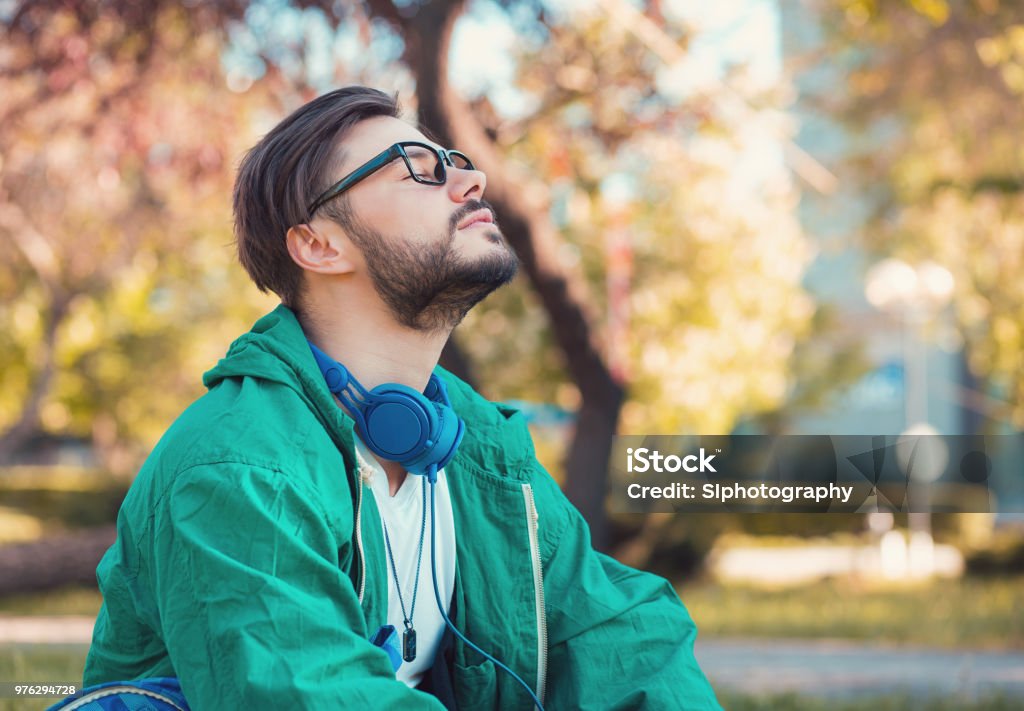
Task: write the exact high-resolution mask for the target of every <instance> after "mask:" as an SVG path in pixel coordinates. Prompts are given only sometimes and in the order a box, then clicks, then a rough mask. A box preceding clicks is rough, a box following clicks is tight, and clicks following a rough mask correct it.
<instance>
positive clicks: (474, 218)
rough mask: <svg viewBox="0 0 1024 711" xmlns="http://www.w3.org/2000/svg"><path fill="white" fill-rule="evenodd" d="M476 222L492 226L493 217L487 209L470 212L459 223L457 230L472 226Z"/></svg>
mask: <svg viewBox="0 0 1024 711" xmlns="http://www.w3.org/2000/svg"><path fill="white" fill-rule="evenodd" d="M478 222H486V223H489V224H494V215H493V214H492V213H491V211H490V210H488V209H487V208H482V209H480V210H477V211H475V212H471V213H469V214H468V215H467V216H466V217H465V219H463V220H462V222H460V223H459V226H458V228H457V229H460V230H461V229H465V228H466V227H469V226H470V225H474V224H476V223H478Z"/></svg>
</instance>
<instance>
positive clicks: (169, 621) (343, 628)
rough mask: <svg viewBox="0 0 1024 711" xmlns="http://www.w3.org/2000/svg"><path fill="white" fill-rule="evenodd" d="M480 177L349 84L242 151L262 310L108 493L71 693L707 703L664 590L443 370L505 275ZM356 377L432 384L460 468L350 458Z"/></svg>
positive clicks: (472, 705) (241, 182)
mask: <svg viewBox="0 0 1024 711" xmlns="http://www.w3.org/2000/svg"><path fill="white" fill-rule="evenodd" d="M485 187H486V178H485V176H484V174H483V173H481V172H480V171H479V170H476V169H475V167H474V166H473V164H472V161H471V160H470V159H469V158H468V157H466V156H464V155H462V154H460V153H458V152H456V151H448V150H445V149H442V148H440V147H439V146H437V145H436V144H434V143H433V142H431V141H430V140H429V139H427V138H426V137H425V136H424V135H423V134H422V133H421V132H420V131H418V130H417V129H416V128H414V127H412V126H411V125H409V124H407V123H405V122H404V121H402V120H400V119H399V118H398V107H397V106H396V104H395V101H394V100H393V99H392V98H390V97H388V96H387V95H385V94H383V93H381V92H379V91H376V90H372V89H367V88H362V87H349V88H345V89H340V90H337V91H334V92H331V93H329V94H326V95H324V96H321V97H320V98H318V99H316V100H314V101H312V102H310V103H309V104H307V105H305V106H303V107H301V108H300V109H298V110H297V111H296V112H295V113H293V114H292V115H291V116H289V117H288V118H287V119H285V120H284V121H283V122H282V123H281V124H279V125H278V126H277V127H276V128H274V129H273V130H272V131H271V132H270V133H269V134H268V135H267V136H266V137H264V138H263V140H261V141H260V142H259V144H258V145H256V146H255V147H254V148H253V149H252V150H251V151H250V152H249V154H248V155H247V156H246V157H245V159H244V160H243V161H242V164H241V167H240V170H239V176H238V181H237V185H236V188H235V196H234V207H235V227H236V236H237V241H238V249H239V255H240V259H241V262H242V264H243V265H244V267H245V268H246V270H247V271H248V273H249V274H250V276H251V277H252V279H253V280H254V281H255V283H256V284H257V286H258V287H259V288H260V289H263V290H268V289H269V290H272V291H274V292H275V293H276V294H278V295H279V296H280V297H281V300H282V305H281V306H280V307H278V308H277V309H275V310H274V311H273V312H271V313H270V314H268V315H267V316H265V317H264V318H262V319H261V320H260V321H258V322H257V323H256V325H255V326H254V327H253V329H252V331H251V332H249V333H248V334H245V335H243V336H242V337H241V338H239V339H238V340H236V341H235V343H234V344H233V345H232V346H231V348H230V350H229V351H228V354H227V356H226V357H225V358H224V359H223V360H221V362H220V363H219V364H218V365H217V366H216V367H215V368H214V369H213V370H211V371H210V372H208V373H207V374H206V375H205V376H204V383H205V384H206V386H207V387H208V388H209V392H208V393H207V394H206V395H205V396H204V397H203V398H201V399H200V400H198V401H197V402H196V403H194V404H193V405H192V406H191V407H190V408H189V409H188V410H186V412H185V413H184V414H182V416H181V417H180V418H179V419H178V420H177V421H176V422H175V423H174V424H173V425H172V426H171V428H170V429H169V430H168V432H167V433H166V435H165V436H164V437H163V439H162V440H161V441H160V443H159V444H158V445H157V447H156V448H155V449H154V451H153V453H152V454H151V455H150V457H149V459H148V460H147V462H146V464H145V466H144V467H143V469H142V471H141V472H140V473H139V476H138V477H137V479H136V481H135V483H134V484H133V486H132V488H131V491H130V492H129V494H128V496H127V498H126V499H125V502H124V505H123V507H122V509H121V512H120V515H119V517H118V539H117V542H116V543H115V545H114V546H113V547H112V548H111V549H110V551H108V553H107V554H106V556H105V557H104V559H103V561H102V562H101V564H100V566H99V570H98V577H99V581H100V586H101V589H102V591H103V596H104V604H103V608H102V610H101V611H100V615H99V618H98V620H97V622H96V628H95V632H94V636H93V643H92V647H91V649H90V651H89V657H88V661H87V664H86V670H85V684H86V685H92V684H97V683H102V682H110V681H114V680H123V679H142V678H150V677H177V678H178V679H179V680H180V684H181V690H182V692H183V693H184V696H185V698H186V699H187V701H188V704H189V705H190V706H191V707H192V708H194V709H286V708H287V709H293V708H294V709H298V708H303V709H307V708H308V709H327V708H389V709H390V708H403V709H420V708H422V709H441V708H445V707H448V708H456V707H457V708H459V709H478V708H502V709H504V708H509V709H513V708H514V709H522V708H529V707H531V706H532V705H533V703H534V702H533V700H532V698H531V693H532V694H533V695H535V696H536V697H538V699H539V700H540V701H541V702H542V703H544V704H545V705H546V707H547V708H549V709H584V708H585V709H626V708H629V709H633V708H650V709H717V708H719V707H718V704H717V702H716V700H715V696H714V693H713V692H712V690H711V689H710V687H709V685H708V683H707V680H706V679H705V678H704V675H703V674H702V672H701V670H700V669H699V667H698V665H697V663H696V662H695V660H694V658H693V650H692V647H693V641H694V638H695V636H696V629H695V627H694V624H693V622H692V620H691V619H690V617H689V615H688V614H687V612H686V610H685V609H684V607H683V606H682V604H681V603H680V601H679V599H678V597H677V596H676V594H675V592H674V591H673V589H672V588H671V586H670V585H669V584H668V583H667V582H666V581H664V580H662V579H660V578H657V577H655V576H653V575H650V574H647V573H642V572H638V571H635V570H631V569H629V568H626V567H624V566H622V565H620V564H618V563H617V562H615V561H614V560H612V559H610V558H608V557H606V556H604V555H601V554H598V553H596V552H595V551H594V550H593V549H592V548H591V546H590V540H589V535H588V530H587V525H586V522H585V521H584V520H583V519H582V518H581V516H580V515H579V513H578V512H577V511H576V510H575V509H574V508H573V507H572V506H571V505H570V504H569V503H568V501H567V500H566V499H565V498H564V496H563V495H562V494H561V492H560V491H559V489H558V486H557V485H556V484H555V482H554V481H553V480H552V479H551V477H550V476H549V475H548V474H547V473H546V472H545V471H544V469H543V468H542V467H541V466H540V465H539V464H538V463H537V460H536V458H535V456H534V452H533V447H532V443H531V440H530V435H529V432H528V430H527V428H526V426H525V424H524V421H523V418H522V416H521V415H519V414H518V413H517V412H516V411H515V410H513V409H511V408H508V407H505V406H502V405H497V404H493V403H490V402H488V401H486V400H484V399H483V398H481V397H480V396H479V395H477V394H476V393H475V392H474V391H473V390H472V389H471V388H470V387H469V386H467V385H466V384H465V383H463V382H461V381H459V380H458V379H457V378H455V377H453V376H452V375H451V374H449V373H447V372H445V371H444V370H442V369H441V368H439V367H438V366H437V361H438V358H439V356H440V353H441V349H442V347H443V346H444V344H445V342H446V340H447V339H448V337H449V334H450V332H451V330H452V329H453V328H454V327H455V325H456V324H458V323H459V321H460V320H461V319H462V318H463V317H464V316H465V314H466V313H467V312H468V311H469V309H471V308H472V307H473V306H474V305H475V304H476V303H478V302H479V301H480V300H481V299H483V298H484V297H485V296H486V295H487V294H488V293H490V292H491V291H493V290H494V289H496V288H497V287H499V286H501V285H502V284H505V283H506V282H508V281H509V280H510V279H511V278H512V277H513V275H514V274H515V272H516V266H517V261H516V258H515V256H514V254H513V253H512V251H511V250H510V248H509V246H508V245H507V243H506V241H505V239H504V237H503V236H502V234H501V231H500V229H499V227H498V225H497V223H496V222H495V216H494V214H493V213H492V211H491V209H490V207H489V206H488V205H487V203H486V202H484V201H483V195H484V190H485ZM314 353H316V355H314ZM332 364H333V365H332ZM337 364H341V365H337ZM332 367H333V368H335V371H334V373H335V374H334V375H333V376H332V375H331V374H330V372H329V370H330V368H332ZM342 368H343V369H344V370H345V371H346V372H347V373H348V374H350V375H349V376H345V377H346V378H350V379H352V380H356V381H358V382H359V383H360V384H361V386H362V387H363V388H364V390H361V391H359V390H351V391H350V392H351V393H355V394H352V395H351V397H350V396H349V395H345V393H344V392H343V391H342V389H341V388H340V387H339V386H338V377H339V376H338V375H337V374H338V373H340V372H342V371H341V370H340V369H342ZM432 375H433V376H436V379H433V378H432ZM332 378H333V380H332ZM343 380H345V378H343ZM345 381H346V382H347V380H345ZM329 383H333V384H332V385H330V386H329ZM391 384H397V386H396V385H391ZM379 386H380V387H379ZM375 388H378V391H375V392H383V391H384V390H388V389H389V388H390V389H391V390H396V389H397V390H396V391H400V392H402V393H413V391H415V392H414V393H413V394H414V395H415V396H416V397H421V396H420V395H419V393H423V392H425V391H426V392H428V393H432V394H431V396H430V397H431V399H432V400H433V401H436V403H437V412H438V413H441V414H440V417H441V418H442V419H443V418H445V417H448V420H447V424H446V426H450V427H454V426H455V424H453V423H456V422H461V425H459V427H460V428H461V427H462V426H464V432H462V431H461V430H460V432H459V433H458V436H456V434H455V430H451V433H452V434H451V442H454V444H452V445H451V447H448V445H445V447H447V448H448V449H451V450H452V451H453V452H454V458H453V459H450V460H449V459H448V458H446V457H450V456H451V453H452V452H451V451H449V452H447V453H445V452H442V455H445V456H444V457H440V455H439V458H435V459H434V460H432V461H434V465H433V468H431V467H426V469H428V470H429V471H421V470H418V469H416V468H415V467H413V466H412V465H409V466H408V469H407V467H404V466H403V465H401V464H399V463H397V462H396V461H394V460H392V459H389V458H388V457H384V456H381V455H380V454H379V451H382V450H381V447H382V445H380V443H379V442H377V444H376V445H373V446H370V445H371V444H373V443H372V442H368V441H364V440H368V439H370V437H369V435H367V430H368V429H370V427H369V425H367V422H366V417H368V415H367V412H369V411H368V410H363V409H362V408H363V405H364V403H363V404H361V403H360V402H359V400H360V398H364V396H365V397H367V398H371V399H372V397H373V395H372V393H371V394H370V395H366V393H367V392H369V391H374V389H375ZM381 388H382V389H381ZM409 389H411V390H409ZM445 390H447V399H446V398H445V394H444V392H443V391H445ZM359 393H363V394H362V395H360V394H359ZM368 401H369V400H367V402H368ZM445 402H447V403H450V410H446V409H445V407H447V405H445V404H444V403H445ZM430 407H434V405H430ZM451 411H454V413H456V414H457V418H452V417H450V416H449V415H447V414H445V413H449V412H451ZM403 426H404V425H403ZM395 427H397V425H395ZM378 434H380V430H379V428H378ZM390 434H391V432H390V430H388V429H387V428H385V431H384V432H383V437H384V438H385V439H386V438H387V437H388V436H390ZM458 437H461V442H459V441H457V440H458ZM428 444H429V442H428ZM439 462H440V465H439ZM410 471H415V472H416V473H413V474H410V473H409V472H410ZM419 474H427V475H428V476H427V477H425V476H420V475H419ZM430 475H433V476H430ZM428 477H429V478H436V484H433V485H432V486H430V487H429V491H430V493H429V500H430V503H429V504H428V493H427V491H428V485H427V482H426V481H425V479H427V478H428ZM428 531H429V534H428V533H427V532H428ZM435 575H436V580H437V583H436V589H435V585H434V576H435ZM439 605H440V606H443V607H444V610H445V613H446V614H448V615H450V617H451V618H452V622H453V623H454V625H455V627H456V628H457V629H458V630H459V631H460V632H461V633H463V634H464V635H465V636H466V637H467V638H468V639H469V640H471V641H472V642H473V643H475V645H477V646H478V647H479V648H481V649H482V650H483V651H486V652H488V653H489V654H491V655H493V656H494V657H495V658H496V659H497V660H499V661H500V662H501V663H503V664H504V665H506V666H507V667H509V668H510V669H511V670H512V671H514V672H515V673H516V674H518V676H519V677H521V678H522V679H523V680H524V682H525V684H526V686H527V687H529V689H530V691H529V692H528V691H527V690H526V689H525V688H523V686H521V685H520V683H519V682H517V681H516V679H515V678H513V677H512V675H511V674H509V673H506V672H505V671H504V670H502V669H500V668H498V666H496V664H495V662H494V661H492V660H490V659H487V658H486V657H484V656H483V655H481V654H480V653H479V652H478V651H476V650H474V649H473V648H471V647H470V646H469V645H467V644H466V643H465V642H463V641H462V639H460V638H458V637H455V636H453V635H452V634H451V633H446V631H445V630H446V624H445V621H444V619H443V617H442V615H441V610H440V609H439ZM388 625H390V627H389V626H388ZM392 628H394V633H393V634H392V633H391V632H392ZM385 638H387V639H385ZM399 640H400V641H399ZM396 650H398V651H396ZM396 666H397V670H396Z"/></svg>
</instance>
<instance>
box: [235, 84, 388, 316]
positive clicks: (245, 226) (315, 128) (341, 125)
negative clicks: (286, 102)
mask: <svg viewBox="0 0 1024 711" xmlns="http://www.w3.org/2000/svg"><path fill="white" fill-rule="evenodd" d="M398 115H399V108H398V98H397V96H388V95H387V94H385V93H384V92H382V91H378V90H377V89H370V88H368V87H364V86H349V87H345V88H343V89H336V90H335V91H332V92H330V93H328V94H324V95H323V96H320V97H317V98H316V99H313V101H310V102H309V103H308V104H305V105H304V106H302V107H300V108H299V109H297V110H296V111H294V112H293V113H292V114H291V115H290V116H289V117H288V118H286V119H285V120H284V121H282V122H281V123H279V124H278V125H277V126H275V127H274V128H273V130H272V131H271V132H270V133H268V134H267V135H266V136H264V137H263V139H262V140H260V142H259V143H257V144H256V145H255V146H253V147H252V148H251V149H250V150H249V152H248V153H246V155H245V157H244V158H243V159H242V162H241V164H240V165H239V167H238V178H237V180H236V181H235V192H234V213H235V241H236V243H237V245H238V259H239V261H240V262H241V263H242V266H243V267H245V270H246V271H247V272H248V273H249V276H250V277H251V278H252V280H253V281H254V282H255V283H256V286H258V287H259V289H260V291H263V292H266V291H268V290H270V291H273V292H274V293H275V294H277V295H278V296H280V297H281V301H282V302H283V303H284V304H285V305H287V306H290V307H292V308H295V307H296V306H297V304H298V297H299V292H300V287H301V285H302V268H301V267H300V266H299V265H297V264H296V263H295V262H294V261H292V258H291V255H289V254H288V248H287V246H286V245H285V235H286V234H287V232H288V228H290V227H292V226H294V225H299V224H302V223H303V222H306V221H307V220H309V219H310V218H311V217H312V216H311V215H309V214H307V212H306V208H307V207H308V206H309V204H310V203H312V202H313V201H314V200H315V199H316V198H317V196H319V195H320V194H321V193H323V191H324V190H326V189H327V188H328V187H330V184H331V182H333V181H332V174H333V171H334V170H335V169H337V166H338V165H339V164H340V163H341V158H342V153H341V151H340V150H339V149H338V141H339V140H340V139H341V138H342V137H343V135H344V134H345V133H346V132H347V131H348V130H349V129H351V128H352V127H353V126H355V125H356V124H357V123H359V122H360V121H364V120H366V119H368V118H373V117H375V116H390V117H392V118H397V117H398ZM343 197H344V196H343ZM335 202H338V203H339V204H338V205H333V204H332V205H331V206H330V207H332V208H333V209H331V210H330V214H334V213H338V216H339V217H340V216H342V215H344V210H345V205H342V204H340V203H341V202H342V200H341V199H339V200H337V201H335ZM326 211H327V210H326V208H325V212H326Z"/></svg>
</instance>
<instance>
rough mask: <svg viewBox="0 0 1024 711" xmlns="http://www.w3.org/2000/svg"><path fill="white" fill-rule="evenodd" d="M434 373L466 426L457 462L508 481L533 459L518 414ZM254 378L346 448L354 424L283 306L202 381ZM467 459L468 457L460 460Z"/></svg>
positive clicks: (439, 371) (449, 377)
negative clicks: (286, 395) (292, 401)
mask: <svg viewBox="0 0 1024 711" xmlns="http://www.w3.org/2000/svg"><path fill="white" fill-rule="evenodd" d="M434 373H435V374H436V375H437V376H438V377H440V378H442V379H443V380H444V381H445V384H446V385H447V386H448V395H449V397H450V399H451V403H452V408H453V409H454V410H455V411H456V413H458V415H459V416H460V417H461V418H462V419H463V420H464V421H465V422H466V435H465V437H464V438H463V441H462V444H461V445H460V447H459V455H456V456H457V459H459V460H461V461H466V460H467V459H473V460H476V461H485V462H488V463H489V464H490V465H491V466H490V467H489V469H492V472H493V469H499V470H501V471H502V473H504V474H506V475H508V474H512V475H513V476H515V474H514V472H516V471H517V470H519V469H522V468H524V467H525V466H527V464H528V463H529V462H530V461H531V460H532V459H533V457H534V450H533V441H532V438H531V437H530V433H529V429H528V428H527V426H526V421H525V418H523V416H522V415H521V414H520V413H519V411H518V410H516V409H514V408H511V407H508V406H506V405H502V404H496V403H492V402H490V401H488V400H486V399H484V398H483V397H482V396H480V395H479V394H477V393H476V392H475V391H474V390H473V389H472V388H471V387H470V386H469V385H467V384H466V383H464V382H463V381H462V380H460V379H459V378H457V377H455V376H454V375H452V374H451V373H449V372H448V371H446V370H445V369H444V368H441V367H440V366H438V367H436V368H435V369H434ZM243 377H253V378H259V379H261V380H266V381H270V382H274V383H279V384H281V385H284V386H286V387H288V388H290V389H292V390H294V391H295V393H296V394H297V395H298V396H299V397H300V398H302V399H303V401H305V403H306V405H307V406H308V407H309V409H310V410H311V411H312V412H313V413H314V414H315V415H316V417H317V419H319V420H320V422H321V424H322V425H323V426H324V427H325V428H326V429H327V430H328V432H329V433H330V434H331V437H332V439H334V440H335V441H336V442H337V443H338V444H339V445H340V446H344V447H345V448H346V449H347V448H350V447H351V442H352V439H351V437H352V436H353V435H352V430H353V428H354V425H355V423H354V421H353V420H352V418H351V417H349V416H348V415H347V414H345V412H344V410H342V409H341V408H340V407H338V405H337V403H336V402H335V400H334V396H333V395H332V394H331V392H330V391H329V390H328V389H327V384H326V383H325V382H324V378H323V375H322V374H321V372H320V368H319V367H318V366H317V364H316V360H315V359H314V358H313V353H312V351H311V350H310V348H309V344H308V342H307V341H306V336H305V334H304V333H303V331H302V326H301V325H300V324H299V321H298V319H297V318H296V316H295V313H294V312H293V311H292V310H291V309H289V308H288V307H287V306H284V305H283V304H282V305H280V306H278V307H277V308H276V309H274V310H273V311H271V312H270V313H269V314H267V315H266V316H264V317H263V318H261V319H260V320H259V321H257V322H256V323H255V324H254V325H253V327H252V330H251V331H249V332H248V333H246V334H244V335H242V336H240V337H239V338H237V339H236V340H235V341H234V343H232V344H231V347H230V348H229V349H228V352H227V354H226V355H225V356H224V357H223V358H222V359H221V360H220V361H219V362H218V363H217V365H216V366H214V367H213V368H212V369H211V370H209V371H207V372H206V373H205V374H204V375H203V384H204V385H205V386H206V387H207V388H209V389H212V388H214V387H216V386H217V385H218V384H219V383H220V382H221V381H223V380H225V379H226V378H243ZM460 455H468V456H460Z"/></svg>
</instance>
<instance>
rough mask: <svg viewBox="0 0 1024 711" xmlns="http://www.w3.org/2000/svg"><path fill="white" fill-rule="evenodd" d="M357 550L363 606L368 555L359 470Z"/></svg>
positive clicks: (357, 483)
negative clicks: (364, 534)
mask: <svg viewBox="0 0 1024 711" xmlns="http://www.w3.org/2000/svg"><path fill="white" fill-rule="evenodd" d="M356 486H357V487H358V489H357V490H356V548H357V549H358V550H359V604H360V605H362V604H363V593H364V592H365V591H366V553H365V552H364V551H363V524H362V513H363V471H362V467H360V468H359V475H358V476H357V477H356Z"/></svg>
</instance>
